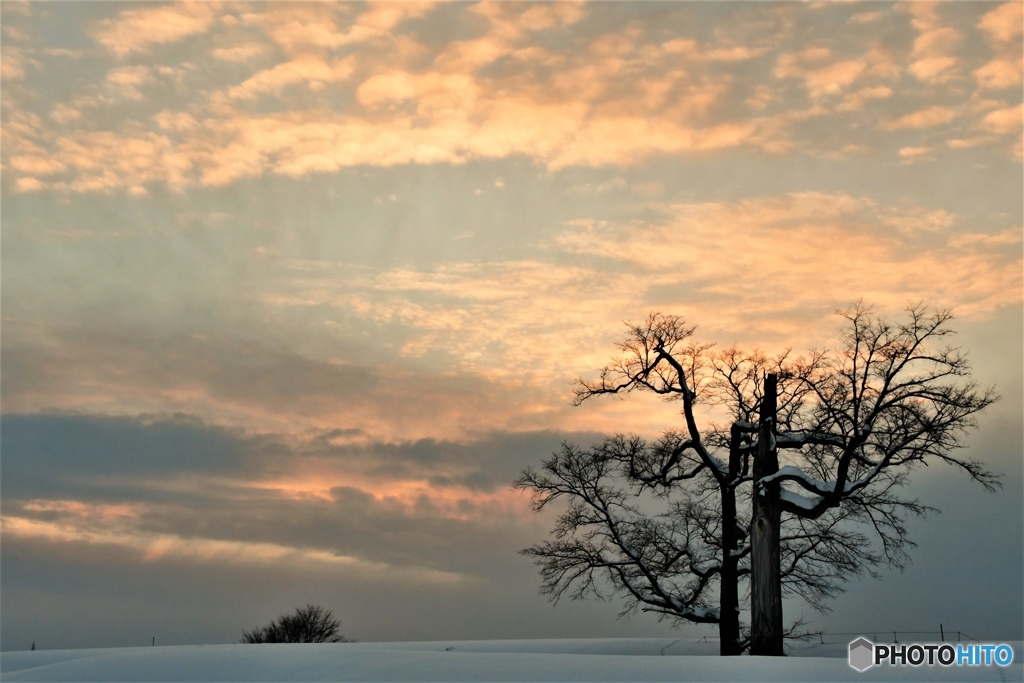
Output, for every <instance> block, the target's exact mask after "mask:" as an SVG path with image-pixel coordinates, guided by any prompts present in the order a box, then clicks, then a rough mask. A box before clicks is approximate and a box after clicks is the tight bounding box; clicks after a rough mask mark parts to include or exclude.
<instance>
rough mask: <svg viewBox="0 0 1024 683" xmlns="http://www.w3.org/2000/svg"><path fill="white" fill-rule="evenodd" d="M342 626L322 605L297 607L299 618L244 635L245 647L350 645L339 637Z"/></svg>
mask: <svg viewBox="0 0 1024 683" xmlns="http://www.w3.org/2000/svg"><path fill="white" fill-rule="evenodd" d="M339 626H340V623H339V622H338V620H337V619H332V618H331V610H329V609H328V610H325V609H324V608H323V607H320V606H319V605H306V606H305V607H296V608H295V614H285V615H283V616H280V617H278V618H277V619H275V620H274V621H272V622H270V624H269V625H268V626H263V627H261V628H256V629H253V630H252V631H242V642H243V643H348V642H352V641H350V640H349V639H348V638H346V637H344V636H343V635H341V634H339V633H338V627H339Z"/></svg>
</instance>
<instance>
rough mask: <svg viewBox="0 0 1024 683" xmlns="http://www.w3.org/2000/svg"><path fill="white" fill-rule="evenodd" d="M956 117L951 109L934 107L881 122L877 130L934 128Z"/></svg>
mask: <svg viewBox="0 0 1024 683" xmlns="http://www.w3.org/2000/svg"><path fill="white" fill-rule="evenodd" d="M956 116H957V114H956V111H954V110H953V109H950V108H949V107H942V106H938V105H936V106H933V107H928V108H927V109H922V110H920V111H915V112H913V113H910V114H906V115H905V116H901V117H900V118H898V119H893V120H890V121H883V122H882V123H880V124H878V128H879V130H885V131H892V130H903V129H906V128H914V129H917V128H934V127H936V126H941V125H944V124H947V123H950V122H951V121H953V119H955V118H956Z"/></svg>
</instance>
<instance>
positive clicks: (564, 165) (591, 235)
mask: <svg viewBox="0 0 1024 683" xmlns="http://www.w3.org/2000/svg"><path fill="white" fill-rule="evenodd" d="M1021 8H1022V4H1021V3H1020V2H1007V3H999V2H946V3H937V4H935V3H927V2H915V3H896V4H889V3H882V2H870V3H860V2H845V3H795V2H794V3H769V2H758V3H742V2H715V3H709V2H700V3H687V2H646V1H635V2H593V3H575V2H557V3H539V4H535V3H513V2H493V3H492V2H482V3H463V2H441V3H414V2H400V3H385V2H382V3H309V4H307V3H302V2H292V3H284V4H272V3H244V2H226V3H215V2H203V3H182V4H161V3H150V2H146V3H142V2H136V3H113V2H103V3H82V2H56V3H24V2H12V1H8V0H5V1H4V2H3V3H2V5H0V21H2V59H0V66H2V82H0V86H2V94H0V103H2V143H3V144H2V157H0V161H2V176H0V190H2V207H0V219H2V233H0V234H2V244H0V246H2V316H3V318H2V328H0V330H2V339H0V341H2V346H0V349H2V357H0V361H2V378H0V379H2V381H0V398H2V417H0V439H2V441H0V475H2V480H0V492H2V509H0V512H2V537H0V543H2V545H0V577H2V583H0V599H2V606H3V607H2V611H0V646H2V648H3V649H4V650H14V649H25V648H27V647H28V646H29V645H30V643H32V642H36V643H37V647H41V648H46V649H50V648H67V647H110V646H130V645H148V644H150V642H151V638H155V639H156V641H157V644H191V643H227V642H233V641H237V640H238V638H239V637H240V635H241V630H242V629H243V628H252V627H254V626H257V625H261V624H265V623H267V622H269V621H270V619H272V618H274V617H275V616H277V615H279V614H282V613H285V612H287V611H289V610H291V609H292V608H293V607H295V606H299V605H303V604H305V603H307V602H311V603H318V604H321V605H323V606H325V607H327V608H330V609H333V610H334V612H335V615H336V616H338V617H339V618H340V619H341V621H342V632H343V633H344V634H345V635H346V636H348V637H351V638H356V639H359V640H363V641H371V640H402V639H415V640H430V639H448V638H462V639H466V638H482V639H488V638H552V637H597V636H666V635H672V634H679V635H680V636H689V635H694V634H697V635H700V634H705V633H712V632H713V630H709V629H708V628H707V627H697V626H685V625H684V626H683V627H681V628H679V629H673V628H672V625H671V624H670V623H667V622H659V621H658V620H657V619H656V618H655V617H653V616H652V615H648V614H638V615H633V616H631V617H629V618H624V619H617V618H616V617H617V615H618V613H619V611H620V610H621V607H622V605H621V603H620V602H617V601H616V600H614V599H613V600H610V601H608V602H600V601H588V602H571V601H568V600H564V601H562V602H560V603H558V604H557V605H554V606H552V605H551V604H550V603H549V602H548V601H547V599H546V597H545V596H542V595H540V594H539V593H538V587H539V585H540V577H539V575H538V572H537V570H536V568H535V567H534V566H533V565H532V564H531V563H530V561H529V559H528V558H526V557H523V556H521V555H519V554H518V551H519V550H520V549H522V548H525V547H527V546H530V545H532V544H534V543H539V542H541V541H543V540H544V539H546V538H547V537H548V536H547V535H548V531H549V530H550V529H551V526H552V523H553V519H554V517H553V516H552V514H536V513H534V512H532V511H531V510H530V506H529V499H528V497H527V496H525V495H523V494H522V493H520V492H515V491H512V490H511V483H512V481H513V480H514V479H515V478H516V476H517V474H518V473H519V472H520V471H521V470H522V469H523V468H524V467H527V466H537V465H539V464H540V462H541V461H542V460H543V459H544V458H545V457H547V456H549V455H550V454H551V453H552V452H553V451H554V450H556V449H557V448H558V447H559V444H560V443H561V442H563V441H571V442H574V443H580V444H584V445H587V444H591V443H595V442H597V441H599V440H600V439H602V438H603V437H604V436H606V435H610V434H613V433H633V434H639V435H643V436H647V437H656V436H657V435H659V434H660V433H662V432H663V431H664V430H667V429H672V428H678V427H680V426H681V425H682V423H681V418H680V416H679V406H678V405H677V404H672V403H664V402H658V401H655V400H653V399H652V398H651V397H647V396H643V395H640V394H635V395H630V396H628V397H627V398H625V399H623V400H615V399H609V400H603V401H602V400H594V401H589V402H587V403H585V404H584V405H582V406H579V407H574V406H573V405H572V404H571V401H572V388H573V381H574V380H575V379H576V378H579V377H589V378H594V377H596V376H597V373H598V371H599V369H600V368H601V367H602V366H603V365H604V364H605V363H607V362H608V360H609V358H610V357H611V356H612V354H613V353H614V352H615V344H616V342H618V341H620V340H621V339H622V338H623V337H624V334H625V331H626V328H625V327H624V325H623V323H624V322H625V321H640V320H643V319H644V318H645V317H646V316H647V315H648V314H649V313H650V312H652V311H660V312H662V313H666V314H673V315H679V316H682V317H684V318H685V319H686V321H687V322H689V323H691V324H695V325H697V326H698V329H697V333H696V334H697V336H698V338H700V339H701V340H703V341H708V342H716V343H717V344H718V345H719V346H720V347H726V346H729V345H731V344H738V345H740V346H742V347H744V348H760V349H762V350H764V351H766V352H769V353H774V352H778V351H780V350H783V349H786V348H792V349H795V350H797V351H800V350H804V349H809V348H825V347H829V346H830V345H834V344H835V343H836V341H837V339H838V326H839V322H840V319H839V317H838V316H837V315H836V311H837V310H839V309H842V308H845V307H847V306H849V305H850V304H851V303H853V302H856V301H858V300H863V301H864V302H865V303H866V304H869V305H872V306H873V307H874V310H875V311H876V312H878V313H879V314H881V315H884V316H889V317H893V318H894V319H895V318H898V317H899V316H900V314H901V311H902V310H903V308H904V307H905V306H906V305H908V304H914V303H917V302H926V303H928V304H929V305H931V306H933V307H937V308H943V309H951V310H952V311H953V313H954V315H955V318H954V321H953V324H952V326H953V328H954V329H956V330H957V331H958V333H959V336H958V338H957V342H958V343H959V344H961V345H962V346H963V348H964V349H966V350H967V351H968V352H969V355H970V357H971V359H972V361H973V368H974V378H975V380H976V381H977V382H978V383H979V385H981V386H985V387H987V386H995V387H996V389H997V391H998V392H999V394H1000V395H1001V400H1000V401H999V402H997V403H996V404H995V405H993V406H992V407H991V408H989V409H988V410H987V411H986V412H985V413H984V414H983V415H982V416H981V417H980V419H979V427H978V429H977V430H976V431H975V432H974V433H973V434H972V435H971V436H970V438H969V439H968V440H967V442H966V448H967V455H969V456H970V457H975V458H978V459H980V460H982V461H984V462H985V463H986V464H987V465H988V466H989V467H990V469H992V470H993V471H996V472H999V473H1002V474H1003V484H1004V486H1003V488H1002V489H1001V490H1000V491H998V492H997V493H994V494H989V493H986V492H985V491H983V490H982V489H981V487H979V486H977V485H974V484H972V483H971V482H969V481H968V480H967V479H966V478H965V477H964V476H962V475H961V474H960V473H959V472H957V471H955V470H953V469H951V468H949V467H945V466H934V467H929V468H923V469H921V470H919V471H917V472H915V474H914V477H913V481H912V483H911V485H910V487H909V490H908V492H907V494H908V495H909V496H912V497H917V498H918V499H919V500H920V501H921V502H923V503H926V504H929V505H934V506H936V507H939V508H941V509H942V510H943V514H941V515H933V516H931V517H929V518H927V519H926V520H913V521H912V522H911V525H910V528H911V533H912V538H913V539H914V540H915V541H916V542H917V543H918V547H917V548H916V549H915V550H914V551H913V553H912V555H913V558H914V564H913V565H912V566H910V567H908V568H907V569H906V570H905V571H903V572H899V571H888V570H885V571H883V572H882V578H881V579H880V580H873V579H869V578H863V579H860V580H855V581H854V582H852V583H850V584H848V585H847V588H848V590H847V592H846V593H845V594H844V595H843V596H841V597H839V598H837V599H836V600H835V601H833V602H832V603H831V606H832V608H833V611H832V612H831V613H829V614H825V615H822V614H818V613H816V612H814V611H813V610H811V609H810V608H808V607H807V606H806V605H803V604H802V603H800V602H799V601H792V602H789V603H787V606H786V610H787V612H786V615H787V620H789V619H794V618H796V617H798V616H801V615H802V616H804V618H805V619H807V620H808V621H809V622H810V628H814V629H819V628H820V629H825V630H830V631H833V632H851V631H858V630H864V631H865V632H872V631H873V630H875V631H892V630H914V631H933V630H935V631H937V630H938V625H939V623H942V624H943V625H944V628H945V629H946V630H947V631H955V630H961V631H963V632H965V633H968V634H971V635H972V636H974V637H977V638H1003V639H1020V638H1022V637H1024V635H1022V630H1024V625H1022V623H1024V606H1022V605H1024V595H1022V585H1024V574H1022V571H1024V570H1022V566H1024V550H1022V537H1024V518H1022V514H1024V513H1022V510H1024V497H1022V481H1024V477H1022V452H1024V445H1022V444H1024V426H1022V419H1024V418H1022V414H1024V401H1022V385H1024V371H1022V356H1024V342H1022V327H1024V321H1022V222H1024V221H1022V211H1024V209H1022V203H1024V191H1022V186H1024V174H1022V117H1024V113H1022V112H1024V110H1022V104H1021V102H1022V75H1021V66H1022V42H1021V33H1022V31H1021V26H1022V16H1021V12H1022V10H1021Z"/></svg>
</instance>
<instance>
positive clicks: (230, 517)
mask: <svg viewBox="0 0 1024 683" xmlns="http://www.w3.org/2000/svg"><path fill="white" fill-rule="evenodd" d="M3 427H4V430H5V436H6V435H7V434H8V432H9V433H10V434H11V437H12V438H11V440H10V442H9V443H8V442H6V441H5V446H4V456H5V458H4V462H3V467H4V498H3V508H4V509H3V520H2V523H3V533H4V538H5V539H8V540H12V541H18V542H22V543H24V542H27V541H32V542H44V543H50V544H57V545H60V546H63V547H65V548H67V547H71V548H77V549H78V550H77V553H78V554H79V555H81V554H83V553H86V554H87V553H90V552H96V551H98V550H102V549H103V548H116V549H120V550H123V551H126V552H127V553H128V555H129V559H130V560H134V561H137V562H142V563H145V564H148V565H150V566H152V565H158V564H167V563H171V564H176V565H182V564H187V565H194V564H207V565H214V566H219V567H222V568H224V567H230V568H231V569H232V570H239V569H240V568H244V567H246V566H267V565H273V566H280V567H285V566H292V567H294V566H304V567H307V568H308V569H315V570H329V571H331V572H335V573H336V572H341V573H342V574H344V575H348V576H352V575H363V574H372V575H377V576H382V577H384V576H386V577H390V578H391V579H395V580H402V581H411V582H418V583H437V582H443V583H451V582H466V581H473V580H474V575H475V574H477V573H478V572H479V571H480V567H479V560H480V559H481V555H483V556H486V555H488V554H495V553H498V552H500V550H499V549H501V548H504V552H509V551H508V546H507V543H506V541H503V540H502V538H503V537H507V536H508V535H509V533H510V532H512V533H514V532H515V531H516V527H517V526H518V525H520V524H521V523H523V522H528V521H529V519H528V518H529V517H530V513H529V511H528V510H527V508H526V506H525V505H524V504H523V500H522V497H521V496H520V495H519V494H516V493H513V492H511V491H510V490H509V485H510V483H511V481H512V480H513V479H514V478H515V477H516V476H517V474H518V472H519V470H520V469H521V468H522V467H525V466H526V465H529V464H534V463H536V462H537V461H538V459H540V458H543V457H545V456H546V455H547V454H550V453H551V452H552V451H554V450H557V448H558V447H559V443H560V442H561V441H563V440H572V441H581V442H584V443H589V442H590V441H593V440H597V439H599V438H600V435H599V434H593V433H567V432H538V433H532V434H510V433H503V432H485V433H480V434H478V435H477V438H476V439H474V440H472V441H470V442H467V443H455V442H451V441H438V440H432V439H425V440H417V441H406V442H399V443H386V442H380V441H374V440H366V438H365V437H366V435H365V434H363V433H362V432H360V431H359V430H357V429H356V430H353V429H331V430H316V431H313V432H310V433H307V434H303V435H301V436H299V437H296V436H294V435H285V434H254V433H251V432H243V431H241V430H238V429H226V428H223V427H218V426H214V425H209V424H206V423H203V422H202V421H200V420H198V419H197V418H195V417H191V416H184V415H178V416H140V417H114V418H112V417H105V416H101V415H69V414H46V415H5V416H4V417H3ZM225 452H226V453H228V454H229V457H228V458H225V457H223V456H222V454H223V453H225ZM205 459H212V461H213V462H212V463H204V464H200V465H199V466H198V467H196V466H195V463H196V462H199V461H203V460H205ZM136 461H138V462H136ZM125 463H128V467H122V465H123V464H125ZM225 464H228V465H229V466H228V467H224V465H225ZM453 539H459V541H458V544H459V545H460V546H461V544H464V543H471V544H472V545H473V546H474V547H475V548H476V549H477V550H476V551H475V553H458V554H453V553H451V552H450V548H451V547H452V543H453ZM5 542H6V541H5Z"/></svg>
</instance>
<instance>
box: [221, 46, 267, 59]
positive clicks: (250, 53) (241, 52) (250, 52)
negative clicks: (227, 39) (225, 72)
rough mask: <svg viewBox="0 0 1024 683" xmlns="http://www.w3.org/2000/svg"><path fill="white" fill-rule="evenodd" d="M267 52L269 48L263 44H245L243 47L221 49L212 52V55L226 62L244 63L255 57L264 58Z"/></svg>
mask: <svg viewBox="0 0 1024 683" xmlns="http://www.w3.org/2000/svg"><path fill="white" fill-rule="evenodd" d="M266 52H267V46H266V45H264V44H262V43H245V44H242V45H233V46H231V47H219V48H216V49H214V50H211V51H210V54H211V55H212V56H213V57H215V58H216V59H220V60H223V61H225V62H239V63H244V62H248V61H249V60H251V59H253V58H254V57H259V56H262V55H263V54H265V53H266Z"/></svg>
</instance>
